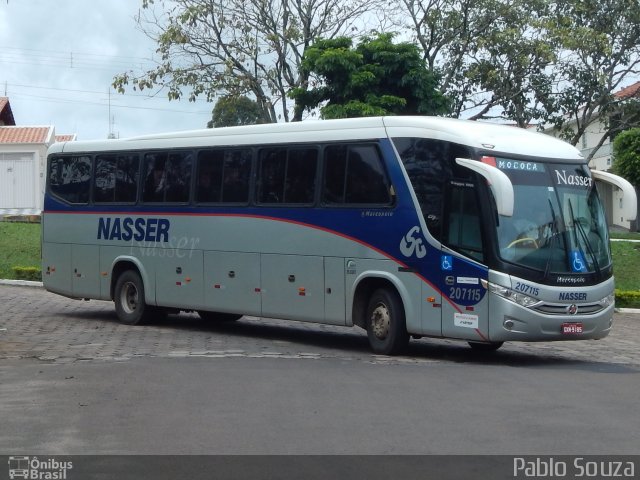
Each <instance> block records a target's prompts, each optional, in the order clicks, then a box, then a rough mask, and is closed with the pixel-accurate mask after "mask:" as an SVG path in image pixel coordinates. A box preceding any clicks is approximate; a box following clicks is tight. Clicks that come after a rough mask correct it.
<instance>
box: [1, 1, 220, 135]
mask: <svg viewBox="0 0 640 480" xmlns="http://www.w3.org/2000/svg"><path fill="white" fill-rule="evenodd" d="M141 4H142V0H102V1H95V0H0V96H7V97H9V101H10V104H11V110H12V112H13V116H14V118H15V121H16V125H19V126H29V125H53V126H54V127H55V133H56V134H58V135H59V134H72V133H75V134H76V135H77V136H78V140H92V139H105V138H107V137H108V135H109V133H110V132H112V133H113V134H114V135H115V136H117V137H120V138H126V137H131V136H136V135H144V134H149V133H160V132H169V131H177V130H190V129H196V128H205V127H206V124H207V121H208V120H210V119H211V110H212V108H213V104H211V103H207V102H205V101H204V100H199V101H197V102H188V101H187V100H186V99H185V100H180V101H175V100H173V101H169V100H168V99H167V97H166V94H165V93H164V92H157V91H154V92H149V93H147V91H146V90H145V91H144V92H142V93H141V92H139V91H138V92H135V91H133V90H132V89H131V88H129V89H127V91H126V94H125V95H122V94H119V93H117V92H115V91H114V90H113V88H112V87H111V83H112V82H113V77H114V76H116V75H118V74H120V73H123V72H126V71H129V70H133V71H135V72H140V71H142V69H143V68H151V67H153V65H154V64H155V63H154V59H155V58H157V54H156V53H155V49H156V45H155V43H154V42H153V40H151V39H149V38H147V36H145V35H144V34H143V33H142V32H141V31H140V30H139V28H138V27H137V25H136V22H135V16H136V15H137V13H138V9H139V8H141Z"/></svg>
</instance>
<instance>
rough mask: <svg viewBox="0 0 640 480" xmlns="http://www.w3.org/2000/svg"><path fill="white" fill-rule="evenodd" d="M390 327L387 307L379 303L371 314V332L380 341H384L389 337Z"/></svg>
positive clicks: (389, 315)
mask: <svg viewBox="0 0 640 480" xmlns="http://www.w3.org/2000/svg"><path fill="white" fill-rule="evenodd" d="M390 325H391V314H390V313H389V307H387V306H386V305H385V304H384V303H379V304H378V305H376V308H374V309H373V312H371V331H372V332H373V334H374V335H375V336H376V338H378V339H380V340H384V339H385V338H387V335H389V327H390Z"/></svg>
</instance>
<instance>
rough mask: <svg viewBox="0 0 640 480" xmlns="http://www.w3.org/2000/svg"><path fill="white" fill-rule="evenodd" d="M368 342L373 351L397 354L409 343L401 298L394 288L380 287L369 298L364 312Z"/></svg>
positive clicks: (383, 353)
mask: <svg viewBox="0 0 640 480" xmlns="http://www.w3.org/2000/svg"><path fill="white" fill-rule="evenodd" d="M366 315H367V316H366V326H367V336H368V338H369V344H370V345H371V348H372V349H373V351H374V352H375V353H378V354H381V355H397V354H399V353H401V352H402V351H403V350H404V349H405V348H406V347H407V344H408V343H409V334H408V333H407V326H406V321H405V314H404V307H403V305H402V300H401V299H400V296H399V295H398V293H397V292H396V291H395V290H391V289H388V288H380V289H378V290H376V291H374V292H373V295H371V298H370V299H369V304H368V306H367V313H366Z"/></svg>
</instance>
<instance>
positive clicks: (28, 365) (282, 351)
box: [0, 286, 640, 455]
mask: <svg viewBox="0 0 640 480" xmlns="http://www.w3.org/2000/svg"><path fill="white" fill-rule="evenodd" d="M615 323H616V324H615V329H614V331H613V333H612V334H611V335H610V336H609V337H607V338H606V339H604V340H600V341H585V342H562V343H551V344H535V343H523V344H507V345H505V346H504V347H503V349H501V350H500V351H498V352H496V353H495V354H491V355H481V354H478V353H476V352H474V351H472V350H471V349H470V348H468V347H467V346H466V344H465V343H462V342H455V341H445V340H432V339H423V340H420V341H412V343H411V348H410V350H409V352H408V354H407V355H406V356H403V357H384V356H376V355H373V354H372V353H371V352H370V351H369V349H368V344H367V340H366V335H365V334H364V332H363V331H362V330H359V329H347V328H339V327H328V326H318V325H310V324H303V323H296V322H284V321H278V320H272V319H264V320H260V319H255V318H246V317H245V318H243V319H242V320H240V321H239V322H235V323H232V324H207V323H205V322H203V321H201V320H199V319H198V318H197V317H196V316H195V315H180V316H170V317H169V319H168V320H166V321H163V322H162V323H157V324H155V325H149V326H135V327H131V326H125V325H121V324H119V323H117V320H116V317H115V313H114V311H113V306H112V304H110V303H106V302H81V301H74V300H69V299H66V298H63V297H59V296H56V295H52V294H49V293H47V292H45V291H44V290H42V289H37V288H25V287H10V286H0V329H1V330H0V385H1V387H0V418H1V419H2V420H1V422H2V426H1V428H0V453H1V454H5V455H14V454H15V455H19V454H23V455H25V454H49V455H62V454H315V455H317V454H436V453H437V454H503V455H525V454H538V455H562V454H566V455H588V454H617V455H626V454H638V453H640V447H639V446H640V415H638V414H637V411H638V408H639V405H640V395H639V394H640V348H639V347H640V316H637V315H631V314H629V315H627V314H616V318H615Z"/></svg>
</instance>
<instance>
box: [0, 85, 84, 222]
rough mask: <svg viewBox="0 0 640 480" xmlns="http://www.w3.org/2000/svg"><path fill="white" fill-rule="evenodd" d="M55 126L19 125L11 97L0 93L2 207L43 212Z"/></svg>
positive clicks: (61, 138)
mask: <svg viewBox="0 0 640 480" xmlns="http://www.w3.org/2000/svg"><path fill="white" fill-rule="evenodd" d="M70 140H75V135H64V136H58V137H56V135H55V131H54V127H53V126H51V125H48V126H29V127H19V126H16V125H15V121H14V119H13V113H12V112H11V106H10V105H9V100H8V99H7V98H6V97H0V210H3V211H13V210H18V211H20V212H23V213H25V212H26V213H39V212H40V211H41V210H42V203H43V199H44V187H45V184H44V182H45V170H46V160H47V149H48V148H49V146H50V145H51V144H52V143H54V142H56V141H70Z"/></svg>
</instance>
